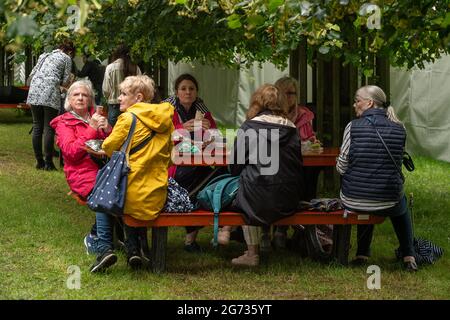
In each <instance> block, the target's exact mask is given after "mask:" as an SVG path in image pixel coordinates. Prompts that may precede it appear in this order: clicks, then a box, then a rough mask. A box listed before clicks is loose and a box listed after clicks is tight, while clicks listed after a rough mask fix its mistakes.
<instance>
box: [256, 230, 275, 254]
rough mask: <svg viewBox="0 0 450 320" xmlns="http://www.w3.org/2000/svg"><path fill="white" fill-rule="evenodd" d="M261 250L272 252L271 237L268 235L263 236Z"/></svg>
mask: <svg viewBox="0 0 450 320" xmlns="http://www.w3.org/2000/svg"><path fill="white" fill-rule="evenodd" d="M259 250H260V251H261V252H270V251H271V250H272V244H271V243H270V235H269V234H268V233H263V234H262V236H261V241H260V242H259Z"/></svg>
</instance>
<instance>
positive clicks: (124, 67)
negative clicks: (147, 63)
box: [102, 44, 142, 126]
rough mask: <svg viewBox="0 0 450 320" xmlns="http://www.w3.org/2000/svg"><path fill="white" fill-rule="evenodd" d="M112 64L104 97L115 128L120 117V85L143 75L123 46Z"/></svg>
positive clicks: (106, 70)
mask: <svg viewBox="0 0 450 320" xmlns="http://www.w3.org/2000/svg"><path fill="white" fill-rule="evenodd" d="M111 61H112V62H111V63H110V64H109V65H108V66H107V67H106V69H105V77H104V79H103V86H102V89H103V96H104V97H105V98H106V101H107V103H108V122H109V124H110V125H111V126H114V125H115V124H116V121H117V117H118V116H119V115H120V113H121V112H120V109H119V108H120V103H119V100H118V98H119V95H120V90H119V84H120V83H121V82H122V81H123V80H124V79H125V78H126V77H128V76H136V75H141V74H142V72H141V70H140V69H139V66H137V65H136V64H134V63H133V62H132V61H131V58H130V50H129V48H128V47H127V46H126V45H124V44H121V45H119V46H118V47H117V48H116V50H114V53H113V54H112V56H111Z"/></svg>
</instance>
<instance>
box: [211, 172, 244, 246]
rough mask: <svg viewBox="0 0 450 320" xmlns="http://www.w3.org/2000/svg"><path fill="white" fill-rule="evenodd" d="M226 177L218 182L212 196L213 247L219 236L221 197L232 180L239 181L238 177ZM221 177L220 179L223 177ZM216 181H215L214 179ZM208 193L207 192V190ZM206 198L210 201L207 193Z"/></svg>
mask: <svg viewBox="0 0 450 320" xmlns="http://www.w3.org/2000/svg"><path fill="white" fill-rule="evenodd" d="M226 175H227V177H226V178H224V179H223V180H222V181H220V182H218V183H217V185H216V187H215V188H214V192H213V194H212V204H213V210H214V238H213V247H215V248H216V247H217V246H218V239H217V237H218V234H219V213H220V210H222V197H223V193H224V191H225V188H226V187H227V186H228V185H229V184H230V183H231V182H233V181H234V180H236V179H239V176H236V177H232V176H231V174H226ZM223 176H225V175H222V176H220V177H223ZM217 178H219V177H217ZM214 180H216V179H214ZM208 191H209V190H208ZM207 194H208V197H209V198H210V199H211V196H210V193H209V192H208V193H207Z"/></svg>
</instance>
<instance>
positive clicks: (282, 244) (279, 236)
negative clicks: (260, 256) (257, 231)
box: [272, 232, 287, 250]
mask: <svg viewBox="0 0 450 320" xmlns="http://www.w3.org/2000/svg"><path fill="white" fill-rule="evenodd" d="M286 238H287V237H286V234H285V233H283V232H275V234H274V235H273V240H272V241H273V246H274V247H275V249H277V250H279V249H286Z"/></svg>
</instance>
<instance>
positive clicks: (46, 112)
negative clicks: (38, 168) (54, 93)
mask: <svg viewBox="0 0 450 320" xmlns="http://www.w3.org/2000/svg"><path fill="white" fill-rule="evenodd" d="M58 112H59V110H56V109H54V108H51V107H46V106H34V105H32V106H31V114H32V116H33V136H32V143H33V150H34V156H35V157H36V160H37V161H39V162H42V160H43V154H42V137H43V138H44V155H45V161H46V162H52V158H53V151H54V143H55V131H54V130H53V128H52V127H50V121H52V120H53V118H55V117H56V116H57V115H58Z"/></svg>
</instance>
